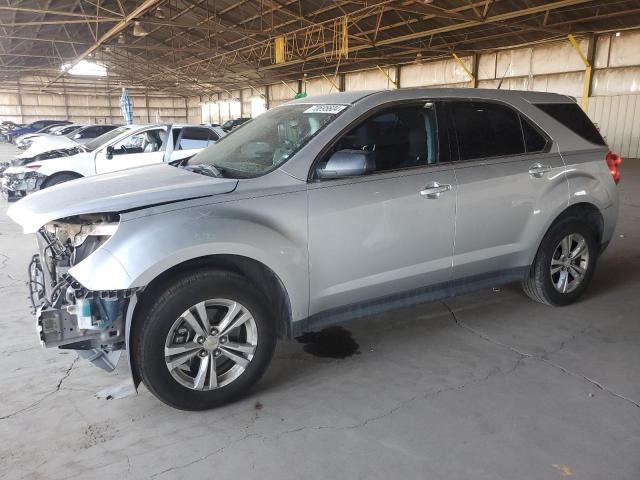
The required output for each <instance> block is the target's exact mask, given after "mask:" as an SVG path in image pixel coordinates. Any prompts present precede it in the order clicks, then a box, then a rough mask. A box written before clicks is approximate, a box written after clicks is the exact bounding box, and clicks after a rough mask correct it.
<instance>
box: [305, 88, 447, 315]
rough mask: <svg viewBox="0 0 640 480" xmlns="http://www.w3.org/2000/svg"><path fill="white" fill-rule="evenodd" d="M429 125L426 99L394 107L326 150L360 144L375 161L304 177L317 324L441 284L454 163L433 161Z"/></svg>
mask: <svg viewBox="0 0 640 480" xmlns="http://www.w3.org/2000/svg"><path fill="white" fill-rule="evenodd" d="M436 132H437V127H436V115H435V109H434V105H433V104H432V103H425V102H424V101H422V102H420V103H418V104H412V105H402V106H398V107H391V108H388V109H386V110H383V111H381V112H379V113H376V114H373V115H372V116H371V117H369V118H368V119H366V120H364V121H363V122H362V123H360V124H359V125H357V126H356V127H355V128H353V129H352V130H351V131H349V132H348V133H347V134H345V135H344V136H343V137H342V138H341V139H339V140H338V141H337V142H336V144H335V146H334V147H333V148H332V149H331V151H330V152H329V153H328V154H327V159H328V157H329V156H330V155H331V154H332V153H334V152H336V151H341V150H366V151H369V152H370V155H371V156H372V157H373V162H372V163H374V164H375V168H374V170H373V171H372V172H370V173H368V174H366V175H362V176H358V177H350V178H342V179H335V180H334V179H329V180H319V181H317V182H315V183H310V184H309V275H310V311H309V314H310V316H311V317H312V319H315V320H314V321H315V322H316V323H315V324H316V325H318V324H322V323H329V322H332V321H340V320H343V319H344V320H346V319H348V318H353V317H357V316H362V315H367V314H373V313H375V312H377V311H381V310H386V309H391V308H397V307H399V306H403V305H409V304H413V303H416V302H419V301H423V300H429V299H431V298H434V297H436V296H442V294H443V293H445V292H446V290H447V286H448V281H449V278H450V274H451V258H452V254H453V236H454V221H455V195H456V185H455V176H454V173H453V168H452V165H451V164H450V163H449V162H440V161H439V160H440V159H439V153H438V139H437V135H436ZM323 161H326V159H323ZM320 163H321V164H322V162H320Z"/></svg>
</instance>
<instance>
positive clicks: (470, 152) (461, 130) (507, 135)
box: [449, 101, 525, 160]
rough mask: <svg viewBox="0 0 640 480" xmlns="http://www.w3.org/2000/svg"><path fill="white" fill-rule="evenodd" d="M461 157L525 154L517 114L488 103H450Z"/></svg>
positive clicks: (501, 106) (464, 158) (463, 158)
mask: <svg viewBox="0 0 640 480" xmlns="http://www.w3.org/2000/svg"><path fill="white" fill-rule="evenodd" d="M449 105H450V111H451V117H452V120H453V123H454V125H455V129H456V134H457V137H458V150H459V153H460V160H469V159H472V158H486V157H501V156H507V155H519V154H521V153H525V146H524V140H523V136H522V130H521V128H520V119H519V118H518V114H517V113H516V112H515V111H513V110H512V109H510V108H508V107H505V106H503V105H498V104H495V103H489V102H467V101H460V102H451V103H450V104H449Z"/></svg>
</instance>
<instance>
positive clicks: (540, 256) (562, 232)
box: [522, 218, 598, 306]
mask: <svg viewBox="0 0 640 480" xmlns="http://www.w3.org/2000/svg"><path fill="white" fill-rule="evenodd" d="M597 257H598V248H597V235H596V232H595V231H594V230H593V228H591V227H590V226H589V225H587V224H585V223H584V222H582V221H580V220H578V219H576V218H567V219H565V220H562V221H560V222H558V223H557V224H556V225H554V226H552V227H551V229H550V230H549V232H547V234H546V235H545V237H544V239H543V240H542V243H541V244H540V248H539V249H538V253H537V255H536V258H535V260H534V263H533V265H532V267H531V270H530V272H529V276H528V278H527V279H526V280H525V281H524V282H523V285H522V286H523V290H524V292H525V293H526V294H527V296H529V298H531V299H532V300H535V301H536V302H540V303H544V304H547V305H553V306H563V305H569V304H571V303H573V302H575V301H576V300H577V299H578V298H579V297H580V296H581V295H582V294H583V293H584V291H585V290H586V288H587V286H588V285H589V282H590V281H591V278H592V277H593V272H594V270H595V266H596V260H597Z"/></svg>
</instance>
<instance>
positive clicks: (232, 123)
mask: <svg viewBox="0 0 640 480" xmlns="http://www.w3.org/2000/svg"><path fill="white" fill-rule="evenodd" d="M249 120H251V118H245V117H241V118H234V119H231V120H227V121H226V122H224V123H223V124H222V129H223V130H224V131H225V132H230V131H231V130H233V129H234V128H238V127H239V126H240V125H242V124H243V123H247V122H248V121H249Z"/></svg>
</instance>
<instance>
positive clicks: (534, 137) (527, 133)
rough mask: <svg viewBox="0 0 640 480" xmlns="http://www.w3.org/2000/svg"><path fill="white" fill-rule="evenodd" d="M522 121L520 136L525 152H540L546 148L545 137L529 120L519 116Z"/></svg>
mask: <svg viewBox="0 0 640 480" xmlns="http://www.w3.org/2000/svg"><path fill="white" fill-rule="evenodd" d="M520 121H521V123H522V136H523V137H524V145H525V147H526V149H527V153H536V152H542V151H544V150H545V149H546V148H547V139H546V138H545V137H544V136H543V135H542V134H541V133H540V132H539V131H538V129H537V128H536V127H534V126H533V125H531V122H530V121H529V120H527V119H526V118H524V117H522V116H521V117H520Z"/></svg>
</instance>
